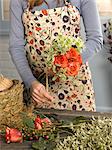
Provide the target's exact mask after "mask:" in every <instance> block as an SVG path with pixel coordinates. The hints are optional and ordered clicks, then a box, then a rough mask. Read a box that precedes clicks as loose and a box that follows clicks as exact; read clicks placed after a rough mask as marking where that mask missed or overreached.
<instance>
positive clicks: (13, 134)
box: [5, 128, 23, 143]
mask: <svg viewBox="0 0 112 150" xmlns="http://www.w3.org/2000/svg"><path fill="white" fill-rule="evenodd" d="M5 137H6V142H7V143H9V142H20V143H21V142H22V141H23V137H22V133H21V132H20V131H19V130H17V129H13V128H7V129H6V134H5Z"/></svg>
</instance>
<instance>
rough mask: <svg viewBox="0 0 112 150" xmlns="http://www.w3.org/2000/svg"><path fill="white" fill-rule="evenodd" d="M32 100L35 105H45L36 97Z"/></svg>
mask: <svg viewBox="0 0 112 150" xmlns="http://www.w3.org/2000/svg"><path fill="white" fill-rule="evenodd" d="M32 99H33V101H34V102H35V103H37V104H39V105H42V104H43V103H42V102H40V101H39V100H38V99H37V98H36V97H34V96H32Z"/></svg>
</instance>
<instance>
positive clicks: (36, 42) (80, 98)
mask: <svg viewBox="0 0 112 150" xmlns="http://www.w3.org/2000/svg"><path fill="white" fill-rule="evenodd" d="M22 19H23V24H24V27H25V40H26V45H25V49H26V56H27V59H28V62H29V65H30V67H31V70H32V73H33V75H34V76H35V77H36V78H37V80H39V81H40V82H41V83H43V84H45V74H44V73H45V67H46V65H45V61H46V57H44V55H43V51H44V50H46V49H48V48H49V46H50V44H51V43H52V40H53V39H55V38H56V36H57V35H58V34H59V33H61V34H63V35H68V36H69V35H72V36H73V37H78V36H79V35H80V13H79V11H78V10H77V8H76V7H75V6H72V5H71V4H70V2H68V1H67V0H65V5H64V6H63V7H58V8H54V9H47V10H45V9H43V10H39V11H37V10H36V11H30V10H29V7H28V8H27V9H26V10H25V11H24V13H23V16H22ZM74 80H75V81H76V84H75V85H73V84H72V83H71V82H69V81H66V82H62V81H52V80H51V77H50V76H49V93H50V94H51V95H52V96H53V97H54V101H53V102H52V103H51V105H50V106H48V105H46V104H43V105H42V106H41V105H38V104H37V107H39V108H54V109H67V110H80V111H83V110H86V111H95V96H94V90H93V85H92V80H91V72H90V69H89V66H88V63H86V64H83V65H82V66H81V68H80V71H79V73H78V75H77V76H74Z"/></svg>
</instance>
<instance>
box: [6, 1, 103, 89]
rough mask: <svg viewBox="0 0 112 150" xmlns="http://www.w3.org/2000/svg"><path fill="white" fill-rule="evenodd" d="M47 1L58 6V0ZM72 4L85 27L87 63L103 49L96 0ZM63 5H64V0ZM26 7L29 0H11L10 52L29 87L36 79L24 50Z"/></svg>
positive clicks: (85, 57)
mask: <svg viewBox="0 0 112 150" xmlns="http://www.w3.org/2000/svg"><path fill="white" fill-rule="evenodd" d="M46 1H47V2H48V4H49V7H50V8H55V7H56V6H57V2H56V1H57V0H46ZM61 1H63V0H61ZM71 4H72V5H75V6H76V7H77V9H78V10H79V12H80V14H81V16H82V19H83V23H84V27H85V32H86V43H85V46H86V50H84V51H83V53H82V58H83V62H84V63H85V62H86V61H88V59H89V58H90V57H91V56H92V55H93V54H94V53H95V52H98V51H99V50H101V47H102V43H103V42H102V41H103V38H102V31H101V25H100V19H99V14H98V9H97V6H96V0H71ZM61 5H64V4H63V2H62V3H61ZM25 8H27V0H11V2H10V19H11V29H10V43H9V52H10V54H11V56H12V60H13V62H14V64H15V65H16V68H17V70H18V72H19V74H20V76H21V78H22V80H23V82H24V83H25V85H26V86H27V87H30V85H31V82H32V81H34V80H35V77H34V76H33V74H32V72H31V69H30V67H29V65H28V62H27V59H26V56H25V51H24V43H25V41H24V27H23V24H22V13H23V10H24V9H25ZM33 9H34V10H41V9H48V6H47V5H46V4H45V3H43V4H42V5H41V6H37V7H34V8H33Z"/></svg>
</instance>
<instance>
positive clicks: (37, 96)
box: [33, 93, 50, 104]
mask: <svg viewBox="0 0 112 150" xmlns="http://www.w3.org/2000/svg"><path fill="white" fill-rule="evenodd" d="M33 96H34V97H35V98H36V99H38V100H39V101H40V102H41V103H48V104H50V103H49V101H48V99H47V98H45V97H42V98H41V97H40V95H37V94H35V93H33Z"/></svg>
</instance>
